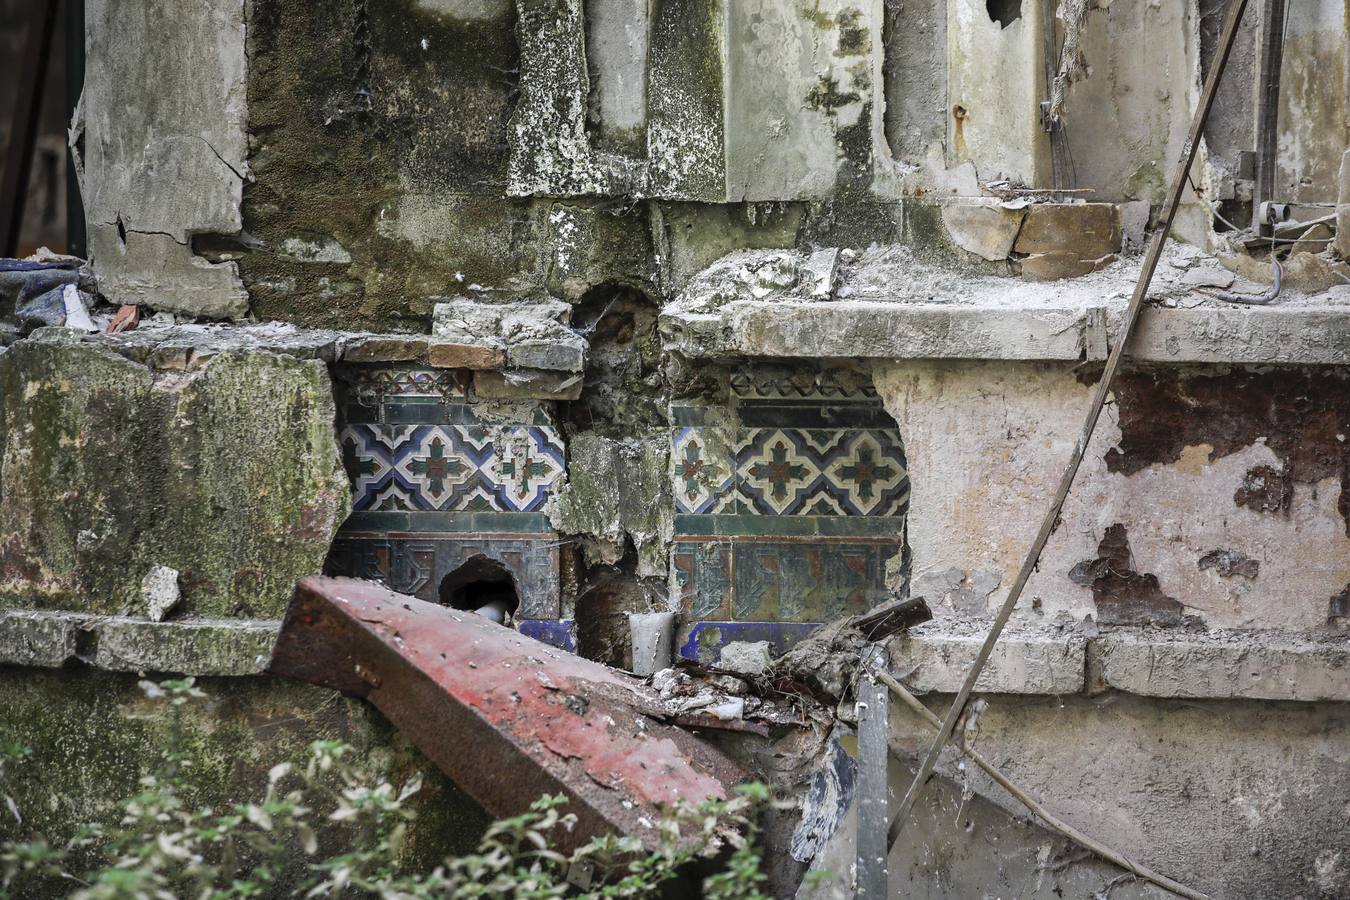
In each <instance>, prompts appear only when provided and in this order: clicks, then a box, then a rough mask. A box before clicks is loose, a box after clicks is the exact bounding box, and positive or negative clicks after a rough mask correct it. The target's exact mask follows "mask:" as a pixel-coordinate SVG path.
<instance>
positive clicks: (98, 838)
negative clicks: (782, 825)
mask: <svg viewBox="0 0 1350 900" xmlns="http://www.w3.org/2000/svg"><path fill="white" fill-rule="evenodd" d="M141 688H142V690H143V691H144V692H145V693H146V695H147V697H149V698H150V699H151V700H153V701H155V702H158V703H162V704H165V705H166V706H167V707H168V709H169V712H170V715H171V723H172V724H171V728H170V739H169V741H168V743H167V747H166V749H165V751H164V753H163V756H162V758H161V760H160V764H159V765H158V767H157V768H156V770H155V771H153V772H150V773H147V774H145V775H143V776H142V777H141V779H140V782H139V790H138V791H137V792H136V794H135V795H134V796H132V797H130V798H128V799H126V800H125V801H123V802H122V803H121V804H120V806H119V812H120V816H119V818H118V819H117V821H116V823H115V824H112V825H108V826H100V825H95V824H90V825H85V826H83V827H82V828H80V829H79V830H78V832H77V833H76V834H75V835H74V837H72V838H71V839H70V840H69V841H67V842H65V843H64V844H60V845H52V844H49V843H48V842H47V841H45V840H42V839H40V838H39V839H35V840H30V841H25V842H16V841H10V842H4V843H0V898H11V897H12V898H19V897H26V896H30V895H31V894H32V893H33V892H35V891H38V890H40V891H41V893H42V894H44V895H50V894H53V893H56V892H59V891H61V890H62V889H63V887H62V886H63V885H64V886H66V887H65V888H64V889H65V890H68V896H70V897H71V898H74V900H173V898H180V897H181V898H194V900H236V898H256V897H292V898H323V897H350V896H367V897H377V898H380V900H423V898H428V900H429V898H451V897H453V898H474V897H499V896H507V897H521V898H547V897H587V898H609V897H647V896H652V895H654V894H655V893H657V892H658V891H659V890H660V889H661V886H662V885H663V884H665V883H667V882H671V881H672V880H673V879H675V878H677V877H680V873H681V870H682V869H683V868H684V867H686V866H687V864H689V863H692V862H694V861H695V860H698V859H711V858H713V857H719V858H721V859H722V863H723V864H722V865H721V867H720V868H719V871H717V872H716V873H715V874H713V875H711V876H709V877H707V878H706V879H704V881H703V892H704V896H706V897H709V898H714V900H767V898H766V895H765V894H764V893H763V892H762V891H761V886H762V884H763V882H764V880H765V877H764V875H763V873H762V872H761V864H760V863H761V860H760V855H759V852H758V849H757V847H756V837H757V833H758V832H757V829H756V825H755V819H756V812H757V810H758V809H760V808H762V807H763V806H764V805H765V804H767V803H769V802H770V798H769V795H768V790H767V789H766V788H764V787H763V786H762V785H750V786H747V787H746V788H744V789H742V791H741V792H740V793H739V794H738V795H737V796H736V797H734V798H732V799H730V800H727V801H718V802H709V803H705V804H702V805H699V806H697V807H694V806H689V805H685V806H681V807H678V808H675V809H671V810H669V811H668V813H667V815H666V816H665V818H664V819H663V820H662V821H661V822H660V823H658V829H659V834H660V840H659V846H658V847H657V849H656V850H655V851H650V852H649V851H646V850H644V848H643V846H642V844H641V842H640V841H639V840H638V839H637V838H635V837H632V836H626V835H625V836H615V835H609V836H605V837H601V838H596V839H594V840H592V841H590V842H589V843H587V844H585V845H584V846H582V847H580V848H579V849H577V850H575V851H573V852H571V853H569V854H564V853H562V852H559V851H558V850H557V849H555V847H556V844H557V843H558V842H557V838H558V836H559V835H560V834H562V833H563V832H566V831H569V830H570V829H571V828H572V827H573V825H574V824H575V822H576V817H575V816H574V815H572V814H570V813H567V812H565V811H564V807H565V804H566V800H565V798H564V797H562V796H556V797H549V796H545V797H541V798H540V799H539V800H537V801H535V803H534V804H533V805H532V806H531V807H530V809H529V811H528V812H525V813H523V814H521V815H519V816H514V817H511V818H508V819H502V820H500V821H498V822H495V823H493V824H492V825H491V826H490V827H489V828H488V830H487V832H486V833H485V834H484V836H483V838H482V841H481V842H480V844H479V846H478V850H477V852H476V853H473V854H470V855H467V856H463V857H459V858H454V859H447V860H446V861H445V863H444V864H443V865H441V866H439V867H437V868H436V869H434V870H433V871H431V872H430V873H423V874H412V873H408V872H405V871H403V867H402V866H401V864H400V863H401V849H402V847H403V843H404V839H405V836H406V834H407V830H408V827H409V825H410V824H411V823H412V821H413V819H414V812H413V810H412V809H411V808H410V807H409V803H408V801H409V800H410V798H412V797H413V796H414V795H415V794H416V793H417V792H418V791H419V790H420V789H421V781H420V779H418V778H414V779H413V780H411V781H409V782H408V783H406V784H403V785H401V786H399V787H395V786H394V785H391V784H390V783H389V782H387V781H385V780H383V779H381V778H379V777H378V776H375V775H373V774H372V773H370V772H368V771H366V770H365V769H363V768H362V767H361V765H360V763H359V761H358V759H357V754H356V753H355V751H354V749H353V748H352V747H350V746H348V745H346V744H343V743H340V742H336V741H315V742H313V743H312V744H311V745H310V747H309V755H308V758H307V760H306V763H305V765H304V767H303V768H297V767H293V766H292V765H291V764H290V763H281V764H279V765H276V766H274V767H272V769H271V770H270V771H269V772H268V779H267V788H266V790H265V792H264V795H263V797H262V798H261V799H260V800H258V801H256V802H253V803H241V804H238V805H236V806H234V807H233V808H232V809H229V810H227V811H224V812H220V811H214V810H211V809H193V808H190V807H189V806H188V804H187V803H186V802H185V800H184V797H185V796H188V795H189V793H190V790H189V788H190V784H191V779H192V775H193V771H192V759H191V757H190V755H189V754H188V753H187V752H185V746H186V741H185V740H184V735H185V727H184V725H183V723H182V721H181V716H182V712H181V710H182V707H183V706H184V705H185V704H188V703H191V702H193V701H195V700H198V699H200V698H202V697H204V696H205V695H204V694H203V693H202V691H200V690H199V689H198V688H197V687H196V686H195V685H194V683H193V680H192V679H190V678H189V679H184V680H171V681H162V682H159V683H154V682H149V681H143V682H141ZM30 755H31V754H30V752H29V751H28V749H27V748H25V747H22V746H20V745H17V744H4V743H0V800H2V801H3V804H4V806H5V809H4V810H0V814H5V815H9V816H10V817H12V820H13V821H16V822H22V816H21V813H20V810H19V808H18V806H17V804H16V803H15V801H14V800H13V799H12V798H11V797H10V796H9V794H8V792H7V791H6V790H5V786H6V785H7V784H9V783H11V782H10V779H11V778H18V777H22V774H21V770H22V768H23V766H24V764H25V762H26V760H27V759H28V757H29V756H30ZM320 823H323V824H324V826H325V828H324V830H325V834H326V835H330V834H332V833H333V832H334V831H337V832H338V833H340V835H341V839H340V840H337V841H333V840H331V839H328V838H327V837H326V839H325V841H324V843H325V844H328V843H333V844H336V845H338V846H341V847H342V848H343V849H342V851H341V852H338V853H332V854H326V853H323V852H321V851H320V840H319V837H318V833H317V829H318V826H319V824H320ZM295 848H299V849H300V851H301V852H302V853H303V855H304V856H305V857H306V858H307V859H308V860H309V862H308V863H307V864H306V865H305V866H304V867H303V869H302V870H301V871H298V872H297V871H296V867H295V866H294V865H293V864H290V862H289V861H290V860H291V859H292V858H293V857H294V856H295ZM83 859H94V860H96V861H97V862H95V863H94V864H92V865H87V866H85V867H84V868H87V869H88V871H73V870H79V869H81V866H80V860H83Z"/></svg>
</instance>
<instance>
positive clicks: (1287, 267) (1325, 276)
mask: <svg viewBox="0 0 1350 900" xmlns="http://www.w3.org/2000/svg"><path fill="white" fill-rule="evenodd" d="M1337 272H1340V273H1342V274H1345V275H1347V276H1350V266H1347V265H1346V264H1345V263H1333V262H1332V261H1331V260H1329V259H1327V258H1326V257H1325V256H1321V255H1319V254H1316V253H1296V254H1294V255H1293V256H1291V257H1289V259H1288V260H1286V261H1285V263H1284V283H1285V284H1286V285H1287V286H1288V287H1291V288H1293V289H1294V290H1296V291H1302V292H1303V293H1305V294H1319V293H1321V292H1322V291H1325V290H1327V289H1328V288H1331V287H1334V286H1336V285H1338V284H1345V283H1346V282H1345V279H1343V278H1340V277H1338V276H1337V274H1336V273H1337Z"/></svg>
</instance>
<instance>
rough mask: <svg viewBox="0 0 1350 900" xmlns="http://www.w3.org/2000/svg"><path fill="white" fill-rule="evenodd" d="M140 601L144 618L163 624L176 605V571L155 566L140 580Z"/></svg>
mask: <svg viewBox="0 0 1350 900" xmlns="http://www.w3.org/2000/svg"><path fill="white" fill-rule="evenodd" d="M141 599H142V600H143V601H144V603H145V616H146V618H148V619H149V620H150V621H152V622H163V621H164V618H165V617H166V616H167V615H168V614H169V613H170V612H171V611H172V610H173V608H174V607H175V606H177V605H178V599H179V593H178V570H177V569H171V568H169V567H168V566H155V567H154V568H152V569H151V570H150V571H149V572H146V573H145V577H144V578H143V579H141Z"/></svg>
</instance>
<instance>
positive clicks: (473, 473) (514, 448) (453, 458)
mask: <svg viewBox="0 0 1350 900" xmlns="http://www.w3.org/2000/svg"><path fill="white" fill-rule="evenodd" d="M338 440H339V443H340V445H341V447H342V459H343V463H344V465H345V466H346V468H347V474H348V475H349V476H350V477H351V479H352V488H353V491H354V497H353V501H352V506H353V509H356V510H368V509H384V510H390V509H426V510H497V511H499V512H535V511H537V510H540V509H542V508H543V507H544V506H545V504H547V503H548V501H549V499H550V498H551V497H552V496H553V493H554V491H555V490H556V488H557V487H558V485H559V483H560V482H561V480H562V475H563V471H564V465H565V464H564V456H563V447H562V440H561V438H560V437H559V436H558V432H557V430H556V429H553V428H549V427H542V426H537V425H504V426H501V425H498V426H487V425H377V424H368V423H356V424H348V425H345V426H343V428H342V429H341V431H340V432H339V435H338Z"/></svg>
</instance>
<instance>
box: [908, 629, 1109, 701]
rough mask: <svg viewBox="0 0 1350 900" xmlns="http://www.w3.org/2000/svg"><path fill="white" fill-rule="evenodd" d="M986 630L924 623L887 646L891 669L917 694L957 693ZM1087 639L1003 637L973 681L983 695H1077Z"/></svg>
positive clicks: (1045, 635)
mask: <svg viewBox="0 0 1350 900" xmlns="http://www.w3.org/2000/svg"><path fill="white" fill-rule="evenodd" d="M983 642H984V632H983V631H980V630H977V629H974V628H964V627H963V628H950V627H947V626H942V625H936V624H935V623H931V622H930V623H928V624H926V625H922V626H919V627H918V628H916V629H914V630H913V631H911V632H910V633H909V634H906V635H902V636H900V637H897V638H895V639H894V640H892V641H891V643H890V651H891V671H892V672H894V673H895V676H896V677H897V678H900V679H902V680H903V681H905V682H906V683H907V684H908V685H909V686H910V687H911V688H913V689H914V690H915V691H916V692H919V693H930V692H936V693H944V694H946V693H955V692H956V691H957V690H958V689H959V688H960V685H961V680H962V679H963V678H964V677H965V674H966V672H967V671H969V669H970V666H971V665H972V664H973V663H974V662H975V655H976V654H977V653H979V651H980V645H981V644H982V643H983ZM1086 648H1087V638H1085V637H1083V636H1082V635H1077V634H1072V633H1069V634H1054V633H1032V634H1028V633H1012V632H1010V633H1005V634H1004V635H1003V637H1002V638H1000V640H999V642H998V644H996V645H995V646H994V652H993V654H992V655H991V656H990V657H989V664H988V665H987V666H985V668H984V671H983V672H981V673H980V677H979V680H978V681H976V682H975V690H976V691H978V692H979V693H985V694H1077V693H1080V692H1081V691H1082V690H1083V687H1084V673H1085V672H1086V669H1087V666H1086Z"/></svg>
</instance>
